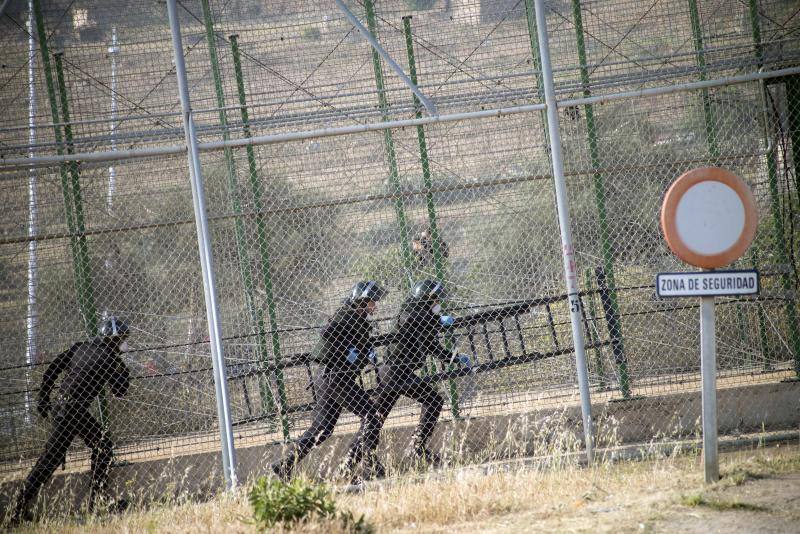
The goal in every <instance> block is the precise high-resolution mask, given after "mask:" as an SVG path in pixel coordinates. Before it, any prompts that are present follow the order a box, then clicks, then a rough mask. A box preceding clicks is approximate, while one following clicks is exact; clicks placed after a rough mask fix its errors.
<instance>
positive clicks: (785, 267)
mask: <svg viewBox="0 0 800 534" xmlns="http://www.w3.org/2000/svg"><path fill="white" fill-rule="evenodd" d="M773 130H774V124H773V122H772V121H770V134H771V135H772V133H773ZM776 158H777V154H776V153H775V146H774V143H773V144H772V149H771V150H770V151H769V153H768V154H767V178H768V181H769V204H770V213H771V215H772V232H773V240H774V241H775V248H776V250H775V252H776V256H777V258H776V259H777V263H778V264H779V265H780V266H781V270H782V273H781V289H782V290H783V294H784V297H785V299H786V323H787V324H786V326H787V329H788V336H789V340H788V341H789V347H790V349H791V351H792V353H793V356H794V372H795V376H796V378H800V328H798V321H797V319H798V316H797V303H796V298H795V297H792V296H791V295H792V294H793V292H794V290H795V288H794V284H793V283H792V273H791V268H790V264H789V253H788V250H787V247H788V246H789V243H788V241H787V240H786V231H785V229H784V226H783V214H782V213H781V197H780V190H779V188H778V162H777V160H776Z"/></svg>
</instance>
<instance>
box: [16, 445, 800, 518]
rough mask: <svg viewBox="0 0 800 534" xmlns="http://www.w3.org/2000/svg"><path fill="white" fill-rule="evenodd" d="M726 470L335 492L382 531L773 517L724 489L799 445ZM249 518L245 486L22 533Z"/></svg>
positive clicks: (696, 462)
mask: <svg viewBox="0 0 800 534" xmlns="http://www.w3.org/2000/svg"><path fill="white" fill-rule="evenodd" d="M721 468H722V474H723V479H722V481H721V482H720V483H718V484H716V485H713V486H710V487H709V486H704V485H703V482H702V468H701V462H700V458H699V457H697V456H695V455H689V456H681V457H667V458H656V459H652V460H648V461H643V462H625V463H620V464H610V463H605V464H602V465H598V466H596V467H594V468H591V469H585V468H580V467H578V466H575V465H573V464H571V463H564V464H562V465H556V466H553V465H552V464H551V465H550V466H549V467H547V468H544V467H525V468H521V467H509V466H508V465H503V464H495V465H492V466H479V467H473V468H464V469H460V470H456V471H451V472H444V473H437V474H436V475H435V476H434V475H426V476H418V477H412V476H408V477H406V478H398V479H391V480H390V481H388V482H387V483H386V484H384V485H382V486H380V487H377V488H376V489H370V490H368V491H367V492H365V493H360V494H349V493H339V494H338V495H337V497H336V498H337V503H338V506H339V508H341V509H343V510H351V511H352V512H353V513H354V514H355V515H356V516H358V515H360V514H364V515H365V516H366V518H367V519H368V521H369V522H370V523H371V524H372V525H374V526H375V527H376V529H377V530H378V531H379V532H382V531H404V530H415V531H425V532H436V531H445V530H446V531H448V532H452V531H456V532H466V531H478V530H480V531H493V530H494V531H504V530H505V531H528V530H553V529H555V530H568V531H581V530H589V529H590V528H595V527H596V528H598V529H599V530H600V531H627V530H640V529H642V528H644V527H643V526H642V525H651V524H654V523H653V522H656V523H655V524H658V523H657V522H658V521H662V520H664V518H668V517H669V514H670V512H674V511H675V510H676V509H679V510H683V512H681V514H682V515H686V510H691V509H697V508H704V509H706V510H705V511H706V512H708V513H745V512H747V511H754V512H757V513H758V514H760V517H762V518H763V517H766V518H767V519H766V520H767V521H768V520H769V517H770V513H771V512H770V510H769V509H766V508H764V507H763V506H760V505H758V504H752V503H748V502H745V501H742V500H741V499H740V498H739V497H736V496H734V495H726V494H725V491H726V490H731V491H735V490H738V489H740V488H739V486H741V485H746V484H754V483H757V482H760V481H762V480H765V479H769V478H770V477H779V476H782V475H785V474H787V473H789V474H797V473H800V447H798V446H795V445H793V446H789V447H786V446H783V447H776V448H768V449H757V450H750V451H740V452H736V453H727V454H723V455H722V456H721ZM792 476H796V475H792ZM798 479H800V477H798ZM716 505H718V506H716ZM250 518H251V510H250V506H249V504H248V503H247V499H246V498H245V495H244V493H240V494H238V495H236V496H222V497H219V498H217V499H214V500H212V501H210V502H206V503H184V504H178V505H171V506H163V507H159V506H153V507H151V508H150V509H148V510H141V511H135V512H131V513H128V514H125V515H120V516H109V517H100V516H98V517H90V518H88V519H86V520H79V519H70V520H47V521H45V522H42V523H40V524H38V525H35V526H30V527H28V528H27V529H25V530H27V531H58V532H63V533H73V532H74V533H78V532H80V533H100V532H165V531H169V532H222V531H224V532H253V531H255V530H256V526H255V525H254V524H253V523H250V522H249V521H250ZM280 530H281V529H279V531H280ZM656 530H658V529H656ZM293 531H301V532H336V531H341V526H340V525H338V524H337V523H336V522H331V521H321V520H315V521H311V522H309V523H307V524H304V525H301V526H299V527H295V529H294V530H293Z"/></svg>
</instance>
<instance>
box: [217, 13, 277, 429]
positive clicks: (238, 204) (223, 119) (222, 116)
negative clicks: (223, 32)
mask: <svg viewBox="0 0 800 534" xmlns="http://www.w3.org/2000/svg"><path fill="white" fill-rule="evenodd" d="M202 6H203V22H204V24H205V28H206V41H208V55H209V56H210V59H211V72H212V74H213V77H214V91H215V93H216V96H217V107H218V108H219V122H220V126H222V139H223V140H225V141H227V140H228V139H230V132H229V131H228V113H227V111H226V110H225V92H224V90H223V87H222V75H221V72H220V68H219V60H218V58H217V43H216V34H215V32H214V20H213V18H212V16H211V7H210V6H209V3H208V0H202ZM223 153H224V155H225V167H226V169H227V171H228V191H229V193H230V195H231V205H232V208H233V212H234V214H235V215H236V217H235V219H234V233H235V235H236V248H237V252H238V255H239V271H240V273H241V276H242V284H243V285H244V292H245V302H246V305H247V311H248V314H249V315H250V321H251V331H253V330H255V332H256V336H257V337H256V344H257V348H258V354H259V358H260V360H261V361H262V362H266V361H268V360H269V355H268V353H267V344H266V341H265V334H264V331H263V324H264V321H263V318H260V317H259V314H258V312H257V311H256V308H257V305H256V298H255V286H254V284H253V273H252V272H251V270H250V265H249V261H248V259H249V258H248V256H249V255H248V252H247V234H246V229H245V224H244V219H243V218H242V201H241V198H240V195H239V180H238V178H237V174H236V162H235V161H234V158H233V149H231V148H230V147H225V148H224V149H223ZM259 319H261V320H259ZM258 385H259V391H260V397H261V410H262V412H263V413H265V414H269V413H270V412H272V409H273V404H274V403H273V399H272V392H271V391H270V390H269V384H268V379H267V378H266V377H265V376H264V375H263V374H260V375H258Z"/></svg>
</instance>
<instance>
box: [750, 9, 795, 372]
mask: <svg viewBox="0 0 800 534" xmlns="http://www.w3.org/2000/svg"><path fill="white" fill-rule="evenodd" d="M749 4H750V25H751V28H752V32H753V44H754V45H755V53H756V57H757V58H758V60H759V61H758V65H759V67H760V66H761V64H762V62H763V47H762V44H761V25H760V24H759V18H758V6H757V5H756V0H750V2H749ZM767 90H768V89H767V87H766V85H764V84H762V86H761V91H762V95H763V98H764V106H765V108H766V106H767V94H766V92H767ZM787 97H788V94H787ZM787 100H788V98H787ZM798 105H800V103H798ZM764 121H765V122H766V124H765V127H766V129H767V135H768V136H769V137H770V139H768V140H767V141H768V143H767V144H768V146H769V147H770V149H769V151H768V153H767V156H766V158H767V180H768V184H769V197H770V213H771V215H772V228H773V230H772V231H773V236H774V237H773V240H774V241H775V253H776V256H777V260H778V263H779V264H780V265H781V266H782V267H786V269H782V274H781V286H782V289H783V293H784V295H786V296H787V297H788V296H789V295H790V294H791V293H792V291H793V288H794V284H793V283H792V275H791V271H790V270H789V269H788V267H789V254H788V252H787V250H786V247H787V241H786V240H785V233H784V228H783V217H782V215H781V208H780V194H779V191H778V167H777V162H776V159H775V158H776V156H777V154H776V153H775V146H774V143H773V142H772V141H771V139H772V138H774V127H773V121H771V120H770V119H769V114H767V111H766V110H765V116H764ZM793 146H799V145H793ZM795 152H796V153H800V150H797V151H795ZM797 168H798V167H797V165H796V164H795V175H797ZM754 262H755V260H754ZM795 301H796V299H795V298H787V299H786V308H785V309H786V322H787V326H788V336H789V346H790V348H791V350H792V353H793V356H794V371H795V378H800V329H799V328H798V321H797V307H796V306H797V305H796V303H795ZM758 311H759V324H761V321H762V320H763V319H762V318H763V315H764V311H763V309H762V308H761V307H760V306H759V309H758ZM765 337H766V336H762V339H764V338H765ZM768 357H769V355H768V353H767V352H765V353H764V368H765V370H766V369H768V368H769V367H770V363H769V359H768Z"/></svg>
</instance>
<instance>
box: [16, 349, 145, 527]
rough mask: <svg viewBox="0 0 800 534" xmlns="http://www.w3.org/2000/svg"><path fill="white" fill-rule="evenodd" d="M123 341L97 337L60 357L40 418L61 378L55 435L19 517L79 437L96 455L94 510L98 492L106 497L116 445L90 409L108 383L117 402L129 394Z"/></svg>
mask: <svg viewBox="0 0 800 534" xmlns="http://www.w3.org/2000/svg"><path fill="white" fill-rule="evenodd" d="M118 341H119V340H118V339H116V340H115V339H111V338H107V337H97V338H95V339H93V340H92V341H86V342H81V343H76V344H75V345H73V346H72V347H70V348H69V349H68V350H66V351H64V352H62V353H61V354H59V355H58V356H56V358H55V360H53V362H52V363H50V365H49V366H48V367H47V370H45V372H44V376H43V377H42V387H41V389H40V390H39V405H38V410H39V413H40V414H41V415H42V416H43V417H47V415H48V413H49V412H50V408H51V402H50V392H51V391H52V390H53V387H54V386H55V382H56V379H57V378H58V376H59V375H60V374H62V373H63V378H62V380H61V386H60V387H59V390H58V394H57V399H56V401H55V403H54V406H53V414H54V416H53V430H52V432H51V433H50V437H49V438H48V439H47V444H46V445H45V449H44V453H42V455H41V456H40V457H39V460H38V461H37V462H36V465H35V466H34V467H33V469H32V470H31V472H30V474H29V475H28V478H27V479H26V480H25V486H24V487H23V490H22V494H21V495H20V497H19V500H18V502H17V509H16V516H17V517H19V516H20V515H21V514H23V513H24V511H25V510H26V509H27V507H28V505H29V504H30V503H31V502H32V501H33V500H34V499H35V498H36V495H37V494H38V492H39V488H41V486H42V485H43V484H44V483H45V482H47V480H48V479H49V478H50V476H51V475H52V474H53V472H54V471H55V470H56V468H57V467H58V466H59V465H61V464H63V463H64V460H65V459H66V456H67V449H68V448H69V446H70V445H71V444H72V440H73V439H74V438H75V437H76V436H79V437H80V438H81V439H83V441H84V443H86V446H87V447H89V448H90V449H91V450H92V483H91V490H90V494H89V495H90V497H89V499H90V500H89V502H90V506H91V504H92V503H93V502H94V498H95V497H96V496H97V495H98V493H104V492H105V490H106V484H107V481H108V468H109V465H110V464H111V458H112V449H113V444H112V442H111V440H110V439H109V437H108V436H107V435H106V434H105V433H104V432H103V429H102V427H101V426H100V424H99V423H98V422H97V420H95V418H94V417H92V415H91V414H90V413H89V406H90V404H91V403H92V401H93V400H94V399H95V398H96V397H97V395H98V394H99V393H100V391H101V390H102V389H103V387H104V386H105V385H106V384H108V385H109V386H110V387H111V392H112V393H113V394H114V396H116V397H122V396H124V395H125V394H126V393H127V392H128V386H129V383H130V381H129V376H130V374H129V371H128V368H127V366H126V365H125V364H124V363H123V361H122V359H121V358H120V352H119V342H118Z"/></svg>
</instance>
